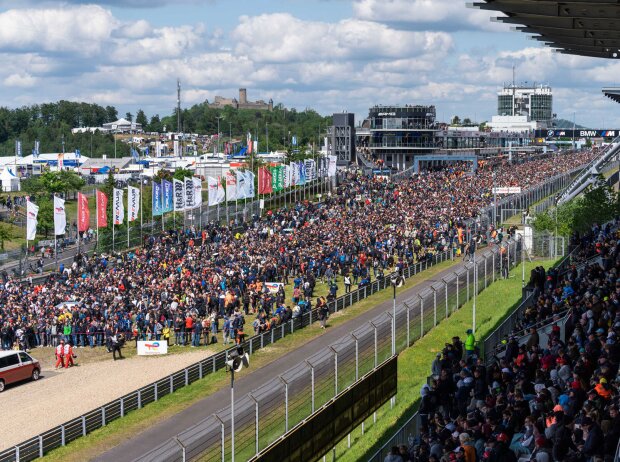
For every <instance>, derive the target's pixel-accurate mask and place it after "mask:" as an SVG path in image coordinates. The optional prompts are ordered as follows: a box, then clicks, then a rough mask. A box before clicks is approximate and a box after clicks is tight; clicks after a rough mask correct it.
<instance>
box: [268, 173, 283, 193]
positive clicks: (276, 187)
mask: <svg viewBox="0 0 620 462" xmlns="http://www.w3.org/2000/svg"><path fill="white" fill-rule="evenodd" d="M278 168H279V167H269V172H270V173H271V189H272V190H273V192H278V191H280V190H281V189H282V188H281V187H280V183H278V179H279V178H280V175H279V174H278Z"/></svg>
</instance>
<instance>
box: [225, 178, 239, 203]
mask: <svg viewBox="0 0 620 462" xmlns="http://www.w3.org/2000/svg"><path fill="white" fill-rule="evenodd" d="M226 200H227V201H236V200H237V177H236V176H235V174H234V172H226Z"/></svg>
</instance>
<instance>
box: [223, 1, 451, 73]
mask: <svg viewBox="0 0 620 462" xmlns="http://www.w3.org/2000/svg"><path fill="white" fill-rule="evenodd" d="M231 37H232V38H233V40H235V41H236V47H235V50H236V52H237V53H239V54H243V55H247V56H249V57H250V58H251V59H253V60H255V61H258V62H271V63H291V62H315V61H323V60H325V59H331V60H343V59H364V60H369V59H374V58H378V57H390V58H403V57H411V56H417V55H420V54H423V53H425V52H428V51H429V50H434V49H437V50H442V49H450V48H452V46H453V42H452V38H451V37H450V35H449V34H446V33H443V32H410V31H401V30H395V29H392V28H390V27H388V26H386V25H385V24H380V23H376V22H370V21H360V20H356V19H347V20H343V21H339V22H337V23H325V22H318V21H303V20H301V19H298V18H295V17H294V16H292V15H290V14H287V13H277V14H265V15H260V16H254V17H249V16H242V17H241V18H240V24H239V26H237V28H235V30H234V31H233V32H232V34H231Z"/></svg>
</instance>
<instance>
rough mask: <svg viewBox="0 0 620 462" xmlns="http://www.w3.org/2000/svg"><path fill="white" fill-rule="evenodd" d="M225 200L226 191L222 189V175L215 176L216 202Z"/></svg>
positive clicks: (219, 202)
mask: <svg viewBox="0 0 620 462" xmlns="http://www.w3.org/2000/svg"><path fill="white" fill-rule="evenodd" d="M225 200H226V191H225V190H224V185H223V184H222V177H221V176H218V177H217V203H218V204H221V203H222V202H224V201H225Z"/></svg>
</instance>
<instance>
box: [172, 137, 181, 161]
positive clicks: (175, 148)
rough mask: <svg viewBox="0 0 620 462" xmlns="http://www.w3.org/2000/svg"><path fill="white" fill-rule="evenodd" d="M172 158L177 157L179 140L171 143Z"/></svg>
mask: <svg viewBox="0 0 620 462" xmlns="http://www.w3.org/2000/svg"><path fill="white" fill-rule="evenodd" d="M172 146H173V148H172V149H173V153H174V157H179V154H180V153H179V140H174V141H173V142H172Z"/></svg>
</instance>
